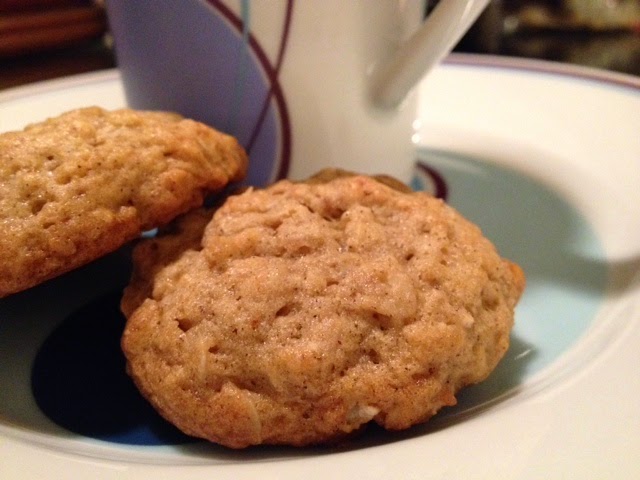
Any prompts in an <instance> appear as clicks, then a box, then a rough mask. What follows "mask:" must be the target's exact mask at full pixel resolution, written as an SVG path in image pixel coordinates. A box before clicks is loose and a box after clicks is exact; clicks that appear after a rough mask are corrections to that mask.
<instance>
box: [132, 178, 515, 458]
mask: <svg viewBox="0 0 640 480" xmlns="http://www.w3.org/2000/svg"><path fill="white" fill-rule="evenodd" d="M203 215H205V214H203V213H202V212H199V213H194V214H188V215H187V217H186V219H185V220H183V221H182V223H181V225H180V227H179V228H178V229H177V230H176V232H173V233H169V234H168V235H167V236H165V237H161V238H158V239H154V240H152V241H149V242H147V243H146V244H143V245H142V246H140V247H139V250H138V252H137V255H136V267H135V268H136V274H135V275H134V281H133V282H132V284H131V285H130V286H129V287H128V289H127V291H126V292H125V296H124V301H123V303H124V305H126V307H125V309H124V310H125V312H126V314H127V316H128V322H127V326H126V329H125V332H124V335H123V339H122V345H123V350H124V352H125V355H126V357H127V360H128V371H129V373H130V375H131V376H132V378H133V379H134V381H135V382H136V384H137V385H138V387H139V389H140V390H141V392H142V393H143V394H144V395H145V396H146V397H147V398H148V399H149V401H150V402H151V403H152V404H153V405H154V406H155V407H156V408H157V409H158V411H159V412H160V413H161V414H162V415H163V416H164V417H165V418H167V419H168V420H169V421H171V422H173V423H174V424H175V425H177V426H178V427H179V428H180V429H182V430H183V431H184V432H186V433H188V434H190V435H194V436H197V437H203V438H206V439H209V440H211V441H213V442H218V443H220V444H223V445H226V446H229V447H232V448H242V447H246V446H249V445H256V444H289V445H297V446H301V445H308V444H317V443H322V442H330V441H334V440H336V439H339V438H341V437H343V436H345V435H348V434H350V433H352V432H355V431H357V430H358V429H360V427H361V426H363V425H364V424H366V423H367V422H370V421H373V422H376V423H378V424H380V425H381V426H383V427H384V428H387V429H392V430H397V429H405V428H408V427H410V426H412V425H414V424H417V423H421V422H424V421H426V420H428V419H429V418H430V417H431V416H432V415H434V414H435V413H436V412H437V411H438V410H439V409H440V408H441V407H443V406H446V405H453V404H455V402H456V400H455V395H456V393H457V392H458V390H459V389H460V388H462V387H464V386H466V385H469V384H473V383H476V382H479V381H482V380H483V379H485V378H486V377H487V375H489V373H490V372H491V371H492V370H493V369H494V367H495V366H496V364H497V363H498V361H499V360H500V359H501V358H502V356H503V355H504V353H505V352H506V350H507V348H508V346H509V334H510V330H511V327H512V325H513V316H514V307H515V305H516V302H517V301H518V299H519V297H520V295H521V293H522V291H523V288H524V275H523V273H522V271H521V270H520V268H519V267H517V266H516V265H514V264H512V263H510V262H509V261H506V260H503V259H502V258H500V256H499V255H498V254H497V252H496V250H495V248H494V247H493V245H492V244H491V243H490V242H489V241H488V240H487V239H486V238H484V237H483V236H482V233H481V232H480V230H479V229H478V228H477V227H476V226H475V225H473V224H471V223H470V222H468V221H467V220H465V219H464V218H462V217H461V216H460V215H459V214H458V213H457V212H456V211H454V210H453V209H452V208H450V207H449V206H447V205H446V204H444V203H443V202H442V201H440V200H438V199H436V198H433V197H431V196H429V195H427V194H425V193H403V192H399V191H397V190H394V189H392V188H389V187H388V186H386V185H383V184H381V183H379V182H376V181H374V180H373V179H371V178H369V177H364V176H338V177H337V178H335V179H333V180H330V179H329V180H327V181H326V182H323V181H312V182H310V183H292V182H289V181H282V182H279V183H277V184H275V185H273V186H271V187H269V188H267V189H264V190H249V191H247V192H245V193H243V194H241V195H238V196H233V197H230V198H228V199H227V201H226V202H225V204H224V205H223V206H222V207H221V208H219V209H218V210H217V211H216V212H215V214H214V215H213V218H212V220H211V222H209V223H208V224H207V225H206V227H205V226H204V223H205V222H206V216H203ZM202 228H204V234H203V236H202V240H201V242H199V243H198V242H195V241H194V239H195V238H197V237H198V236H199V235H200V234H199V232H200V231H201V230H202ZM181 238H184V239H185V240H184V243H183V245H182V247H180V244H181V243H182V242H181V240H180V239H181ZM180 250H181V252H180ZM149 259H150V260H151V261H149ZM140 292H143V295H140Z"/></svg>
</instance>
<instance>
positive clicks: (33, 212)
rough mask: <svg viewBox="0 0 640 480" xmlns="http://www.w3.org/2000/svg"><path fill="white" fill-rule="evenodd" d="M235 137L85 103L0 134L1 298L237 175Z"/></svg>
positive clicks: (189, 204)
mask: <svg viewBox="0 0 640 480" xmlns="http://www.w3.org/2000/svg"><path fill="white" fill-rule="evenodd" d="M246 168H247V158H246V154H245V152H244V151H243V149H242V148H241V147H240V146H239V145H238V143H237V142H236V140H235V139H234V138H232V137H230V136H227V135H224V134H222V133H220V132H218V131H216V130H214V129H212V128H209V127H207V126H205V125H204V124H201V123H198V122H195V121H192V120H187V119H184V118H182V117H180V116H179V115H176V114H172V113H165V112H141V111H134V110H129V109H122V110H116V111H106V110H103V109H101V108H97V107H91V108H85V109H79V110H74V111H71V112H67V113H65V114H62V115H60V116H58V117H55V118H51V119H48V120H46V121H44V122H41V123H37V124H33V125H30V126H28V127H26V128H25V129H24V130H23V131H16V132H7V133H3V134H1V135H0V271H1V272H2V275H0V297H2V296H5V295H8V294H10V293H14V292H17V291H20V290H23V289H26V288H29V287H31V286H33V285H36V284H38V283H40V282H42V281H44V280H47V279H49V278H52V277H54V276H57V275H59V274H61V273H64V272H66V271H68V270H71V269H73V268H75V267H78V266H80V265H83V264H85V263H87V262H89V261H91V260H93V259H95V258H96V257H99V256H101V255H104V254H106V253H108V252H111V251H113V250H115V249H117V248H118V247H120V246H122V245H123V244H124V243H126V242H127V241H129V240H131V239H133V238H135V237H137V236H138V235H139V234H140V233H141V232H142V231H144V230H147V229H151V228H154V227H157V226H158V225H162V224H165V223H167V222H169V221H170V220H172V219H173V218H175V217H176V216H177V215H179V214H181V213H184V212H186V211H187V210H189V209H191V208H193V207H197V206H199V205H200V204H201V203H202V201H203V197H204V196H205V195H206V194H207V193H209V192H212V191H216V190H219V189H221V188H222V187H224V186H225V185H226V184H227V183H228V182H230V181H234V180H239V179H241V178H243V176H244V175H245V172H246Z"/></svg>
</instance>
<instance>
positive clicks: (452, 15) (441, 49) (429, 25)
mask: <svg viewBox="0 0 640 480" xmlns="http://www.w3.org/2000/svg"><path fill="white" fill-rule="evenodd" d="M489 2H490V0H440V2H439V3H438V4H437V5H436V7H435V8H434V9H433V11H432V12H431V14H430V15H429V16H428V17H427V19H426V20H425V21H424V23H423V25H422V26H421V27H420V28H419V29H418V30H417V31H416V32H415V33H414V34H413V35H412V36H411V37H410V38H409V39H408V40H407V41H405V42H404V43H403V44H402V45H401V46H400V47H399V48H398V50H397V51H396V52H395V53H394V54H393V56H392V58H391V59H389V60H387V61H386V62H384V63H383V64H381V65H378V66H377V67H376V68H375V69H374V71H373V73H372V76H371V79H370V81H371V95H372V99H373V103H374V105H375V106H377V107H380V108H383V109H392V108H395V107H397V106H398V105H399V104H400V103H401V102H402V100H403V99H404V98H405V97H406V96H407V94H408V93H409V91H410V90H411V89H412V88H413V86H414V85H415V84H417V83H418V81H420V79H421V78H422V77H424V75H425V74H426V73H427V72H428V71H429V70H430V69H431V68H433V67H434V66H435V65H436V64H437V63H438V62H440V60H442V58H444V57H445V56H446V55H447V54H448V53H449V52H451V50H452V49H453V47H455V45H456V43H457V42H458V41H459V40H460V39H461V38H462V36H463V35H464V34H465V33H466V31H467V30H468V29H469V28H470V27H471V25H472V24H473V22H475V21H476V19H477V18H478V17H479V16H480V14H481V13H482V11H483V10H484V9H485V7H486V6H487V5H488V4H489Z"/></svg>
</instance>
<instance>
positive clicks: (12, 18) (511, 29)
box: [0, 0, 640, 89]
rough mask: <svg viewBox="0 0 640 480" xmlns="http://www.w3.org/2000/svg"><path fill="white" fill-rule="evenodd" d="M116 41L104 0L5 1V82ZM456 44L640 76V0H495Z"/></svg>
mask: <svg viewBox="0 0 640 480" xmlns="http://www.w3.org/2000/svg"><path fill="white" fill-rule="evenodd" d="M132 1H135V0H132ZM436 3H437V1H436V0H430V1H429V2H428V8H429V9H431V8H433V7H434V6H435V4H436ZM111 47H112V45H111V38H110V36H109V32H108V24H107V19H106V16H105V13H104V8H103V3H102V0H0V89H4V88H8V87H12V86H17V85H22V84H26V83H31V82H35V81H40V80H48V79H51V78H56V77H61V76H67V75H73V74H77V73H83V72H88V71H93V70H101V69H107V68H113V67H114V66H115V65H116V60H115V56H114V54H113V49H112V48H111ZM455 50H456V51H458V52H470V53H484V54H494V55H507V56H514V57H527V58H538V59H544V60H552V61H557V62H565V63H572V64H577V65H585V66H589V67H595V68H602V69H607V70H612V71H617V72H623V73H629V74H634V75H640V0H493V1H492V2H491V3H490V4H489V6H488V7H487V9H486V11H485V12H484V13H483V14H482V15H481V17H480V18H479V19H478V21H477V22H476V24H475V25H474V26H473V27H472V29H471V30H470V31H469V33H468V34H467V35H466V36H465V37H464V38H463V39H462V40H461V41H460V43H459V44H458V45H457V47H456V48H455Z"/></svg>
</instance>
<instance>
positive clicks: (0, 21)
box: [0, 0, 115, 88]
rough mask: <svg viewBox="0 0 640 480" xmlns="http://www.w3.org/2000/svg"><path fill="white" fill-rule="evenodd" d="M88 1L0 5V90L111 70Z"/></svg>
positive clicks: (6, 0)
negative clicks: (73, 75) (90, 72)
mask: <svg viewBox="0 0 640 480" xmlns="http://www.w3.org/2000/svg"><path fill="white" fill-rule="evenodd" d="M107 31H108V25H107V19H106V15H105V13H104V8H103V5H102V3H101V2H98V1H93V0H0V88H7V87H11V86H15V85H21V84H24V83H30V82H34V81H39V80H47V79H50V78H55V77H59V76H65V75H71V74H74V73H81V72H86V71H92V70H99V69H103V68H111V67H113V66H114V65H115V61H114V58H113V52H112V51H111V48H110V47H109V45H108V42H107V36H106V34H107Z"/></svg>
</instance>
